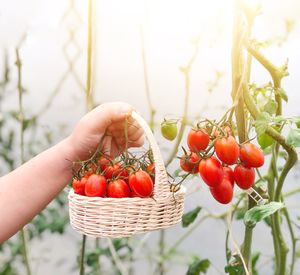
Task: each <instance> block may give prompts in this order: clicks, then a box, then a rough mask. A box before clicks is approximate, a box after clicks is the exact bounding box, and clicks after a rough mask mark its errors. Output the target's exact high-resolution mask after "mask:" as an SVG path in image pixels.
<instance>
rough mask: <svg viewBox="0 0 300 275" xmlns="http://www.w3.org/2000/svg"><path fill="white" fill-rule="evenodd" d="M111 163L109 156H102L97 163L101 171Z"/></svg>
mask: <svg viewBox="0 0 300 275" xmlns="http://www.w3.org/2000/svg"><path fill="white" fill-rule="evenodd" d="M110 164H111V159H110V157H109V156H102V157H100V159H99V160H98V165H99V166H100V169H101V171H104V170H105V169H106V168H107V167H108V166H110Z"/></svg>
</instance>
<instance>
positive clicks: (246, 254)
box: [232, 0, 255, 273]
mask: <svg viewBox="0 0 300 275" xmlns="http://www.w3.org/2000/svg"><path fill="white" fill-rule="evenodd" d="M234 14H235V19H234V26H233V44H232V45H233V46H232V99H233V102H234V104H235V103H236V102H237V105H236V107H235V116H236V123H237V130H238V136H239V142H240V143H243V142H245V141H246V140H247V139H248V134H247V123H246V117H245V110H244V99H243V93H242V91H243V88H244V87H243V83H245V82H246V83H247V82H248V81H249V79H250V72H251V67H250V66H251V56H249V55H248V56H247V57H248V59H247V62H246V64H244V60H243V48H242V42H243V39H244V37H243V36H244V33H245V30H244V29H243V27H242V19H243V17H242V16H243V11H242V6H241V1H240V0H236V1H235V11H234ZM251 27H252V25H250V24H249V25H248V28H247V31H246V35H247V36H248V37H249V36H250V33H251ZM254 205H255V202H254V201H253V200H252V199H251V197H250V196H248V209H251V208H252V207H253V206H254ZM252 235H253V227H252V226H249V225H245V233H244V240H243V244H242V249H241V253H242V256H243V260H244V263H245V266H246V269H247V270H248V271H249V272H251V244H252ZM247 270H244V272H245V273H247V272H248V271H247Z"/></svg>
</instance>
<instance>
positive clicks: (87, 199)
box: [68, 185, 186, 203]
mask: <svg viewBox="0 0 300 275" xmlns="http://www.w3.org/2000/svg"><path fill="white" fill-rule="evenodd" d="M169 193H170V194H169V196H164V197H157V198H154V197H147V198H140V197H126V198H110V197H88V196H83V195H79V194H76V193H75V192H74V189H73V188H71V189H70V191H69V192H68V200H69V201H70V200H71V197H73V198H74V199H80V200H82V201H85V202H103V201H106V202H108V203H113V202H118V203H121V202H124V201H126V202H128V201H132V202H147V203H149V202H153V203H157V202H160V201H165V200H168V199H169V198H170V197H173V194H174V196H175V197H176V196H178V195H184V196H185V194H186V187H185V186H184V185H181V187H180V189H179V190H178V191H177V192H176V193H172V192H169Z"/></svg>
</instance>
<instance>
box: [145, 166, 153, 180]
mask: <svg viewBox="0 0 300 275" xmlns="http://www.w3.org/2000/svg"><path fill="white" fill-rule="evenodd" d="M146 171H147V173H148V174H149V175H150V177H151V179H152V180H153V181H154V179H155V164H154V162H152V163H150V164H149V165H148V166H147V168H146Z"/></svg>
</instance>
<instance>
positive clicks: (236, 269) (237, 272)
mask: <svg viewBox="0 0 300 275" xmlns="http://www.w3.org/2000/svg"><path fill="white" fill-rule="evenodd" d="M225 273H229V275H242V274H244V268H243V266H242V265H236V266H233V265H227V266H225Z"/></svg>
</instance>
